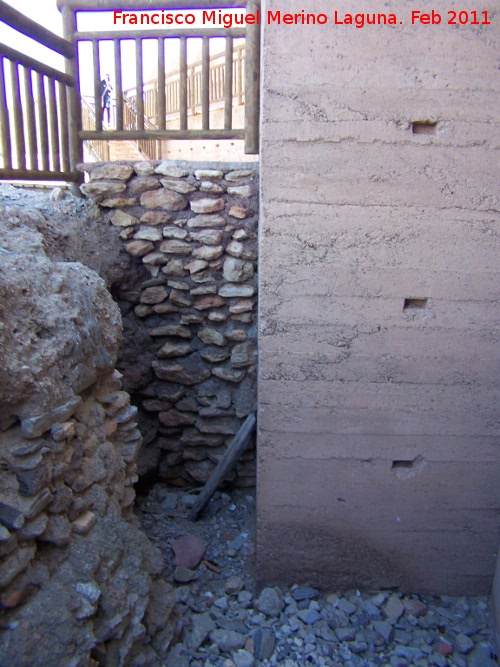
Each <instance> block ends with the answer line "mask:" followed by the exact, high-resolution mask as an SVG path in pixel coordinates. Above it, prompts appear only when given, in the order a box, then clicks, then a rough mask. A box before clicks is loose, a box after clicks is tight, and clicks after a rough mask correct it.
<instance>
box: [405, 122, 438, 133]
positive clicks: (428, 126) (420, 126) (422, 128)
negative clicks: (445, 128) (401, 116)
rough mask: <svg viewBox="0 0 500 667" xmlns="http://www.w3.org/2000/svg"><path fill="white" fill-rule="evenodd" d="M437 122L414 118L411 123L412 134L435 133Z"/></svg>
mask: <svg viewBox="0 0 500 667" xmlns="http://www.w3.org/2000/svg"><path fill="white" fill-rule="evenodd" d="M436 130H437V122H436V121H432V120H416V121H414V122H413V123H412V124H411V131H412V132H413V134H436Z"/></svg>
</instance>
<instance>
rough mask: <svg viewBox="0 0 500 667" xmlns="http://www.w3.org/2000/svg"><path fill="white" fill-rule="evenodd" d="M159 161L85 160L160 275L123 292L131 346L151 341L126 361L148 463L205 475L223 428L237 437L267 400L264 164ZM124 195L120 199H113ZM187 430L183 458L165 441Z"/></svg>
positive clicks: (249, 471)
mask: <svg viewBox="0 0 500 667" xmlns="http://www.w3.org/2000/svg"><path fill="white" fill-rule="evenodd" d="M148 165H149V166H148V168H147V169H146V168H145V166H144V163H142V162H140V163H135V164H133V163H120V164H115V163H113V164H100V165H91V164H88V165H83V166H82V169H83V170H85V171H87V172H88V173H89V174H90V181H89V183H88V184H86V185H85V186H82V190H83V191H84V192H85V194H86V195H87V196H89V197H91V198H92V199H94V201H96V203H98V204H100V205H101V206H102V205H103V204H102V202H105V205H104V208H105V210H106V217H107V218H108V219H109V221H110V223H111V228H112V229H113V231H115V233H117V234H118V235H119V237H120V238H121V239H122V241H123V243H124V246H125V248H126V250H127V252H128V253H129V255H130V256H131V257H132V258H133V260H134V262H135V263H136V264H137V266H138V267H141V270H142V271H143V272H144V271H145V272H146V273H147V276H148V277H147V278H145V279H144V278H143V277H142V276H141V274H140V272H139V271H137V279H134V286H133V289H130V285H129V286H127V291H126V292H125V291H124V290H122V291H120V290H118V295H117V296H118V298H119V303H120V305H121V307H122V314H123V315H126V318H127V320H126V321H127V326H126V328H125V332H126V340H125V348H127V332H129V335H130V347H131V348H132V346H135V347H137V341H138V339H139V338H140V340H141V349H142V351H143V355H142V357H141V359H138V354H137V351H135V352H134V351H133V350H132V349H131V350H130V352H128V351H126V352H125V353H124V356H125V357H127V358H129V359H130V360H132V359H133V360H134V361H135V363H136V366H135V370H131V368H130V367H129V366H127V365H126V364H125V361H123V362H122V363H121V365H120V369H121V370H123V372H124V386H125V388H126V389H127V390H128V391H130V392H131V393H132V396H133V401H134V402H135V403H136V404H137V405H139V406H140V407H141V410H140V414H139V422H140V426H141V428H142V430H143V431H144V432H146V431H147V437H146V438H145V440H147V448H143V450H142V451H141V453H140V455H139V473H140V474H143V473H145V472H147V470H148V469H151V468H153V467H159V469H160V471H161V475H162V477H163V478H164V479H166V480H167V481H170V482H177V481H180V480H181V479H187V480H189V481H190V482H192V481H196V482H199V483H204V482H205V481H206V480H207V479H208V477H209V476H210V474H211V471H212V470H213V468H214V465H215V462H214V460H212V459H213V457H212V459H210V457H209V455H208V453H207V448H210V447H212V446H213V444H212V439H213V437H214V436H218V437H219V440H220V442H219V444H221V443H222V444H223V443H226V444H227V443H229V442H230V441H231V439H232V437H233V435H234V433H236V431H237V430H238V428H239V425H241V423H242V422H243V421H244V419H245V417H246V416H247V415H248V414H249V413H250V412H251V411H252V410H253V409H255V403H256V389H255V376H256V365H257V347H256V312H257V299H256V295H257V226H258V221H257V211H258V191H257V180H258V179H257V169H256V167H255V166H254V165H248V164H241V165H238V164H219V163H218V164H203V165H200V164H197V163H184V162H182V163H181V162H174V161H168V160H167V161H163V162H150V163H148ZM107 187H109V189H108V190H106V188H107ZM117 196H119V198H120V201H119V203H117V204H116V206H115V207H109V200H110V199H111V198H113V197H115V198H116V197H117ZM132 199H135V203H134V204H131V203H130V202H131V200H132ZM152 281H157V282H156V283H155V284H152ZM126 363H127V364H131V361H129V360H127V362H126ZM178 387H181V388H182V391H181V394H180V397H179V399H178V400H176V401H169V407H168V408H167V409H165V408H160V405H161V403H162V398H163V396H164V395H165V392H166V393H171V392H172V390H175V389H176V388H178ZM221 396H224V397H226V398H225V399H224V401H223V403H224V407H222V406H221V405H220V397H221ZM156 408H158V409H156ZM193 432H194V433H196V434H197V435H196V438H195V437H194V434H193ZM187 437H188V439H189V445H186V446H185V447H184V445H182V448H181V450H180V453H179V451H176V452H175V456H174V455H173V453H172V452H170V454H169V453H168V450H165V448H164V446H163V445H162V444H161V443H164V441H165V438H167V439H168V441H171V440H172V439H173V440H175V439H178V441H180V442H181V443H184V442H185V440H186V438H187ZM194 440H196V443H194ZM193 447H194V448H197V451H198V453H197V454H196V456H195V455H194V452H193ZM155 451H156V453H153V452H155ZM167 459H168V462H169V463H168V464H166V461H167ZM238 470H239V474H238V479H237V483H239V484H242V485H251V484H253V483H254V481H255V478H254V470H253V468H252V465H251V463H250V464H248V462H247V463H246V464H245V465H243V466H239V467H238Z"/></svg>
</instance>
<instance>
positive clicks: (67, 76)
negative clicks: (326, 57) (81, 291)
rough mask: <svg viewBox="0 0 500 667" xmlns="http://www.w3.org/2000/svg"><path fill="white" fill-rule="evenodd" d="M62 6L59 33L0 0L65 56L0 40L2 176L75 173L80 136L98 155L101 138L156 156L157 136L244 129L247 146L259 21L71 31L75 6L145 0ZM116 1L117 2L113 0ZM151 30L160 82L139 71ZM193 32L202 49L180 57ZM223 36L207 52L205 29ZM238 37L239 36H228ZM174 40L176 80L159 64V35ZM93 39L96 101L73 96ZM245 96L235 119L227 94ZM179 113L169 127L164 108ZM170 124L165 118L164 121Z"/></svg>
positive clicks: (137, 6)
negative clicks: (129, 48) (104, 59)
mask: <svg viewBox="0 0 500 667" xmlns="http://www.w3.org/2000/svg"><path fill="white" fill-rule="evenodd" d="M57 4H58V7H59V9H60V11H61V13H62V21H63V31H64V39H62V38H60V37H58V36H57V35H55V34H53V33H52V32H50V31H49V30H46V29H45V28H42V27H41V26H39V25H38V24H37V23H35V22H34V21H32V20H30V19H28V18H27V17H26V16H24V15H23V14H21V13H20V12H18V11H17V10H15V9H13V8H12V7H11V6H10V5H7V4H6V3H5V2H4V1H3V0H0V20H2V21H3V22H5V23H7V24H8V25H10V26H11V27H13V28H15V29H16V30H18V31H19V32H21V33H23V34H25V35H28V36H29V37H31V38H32V39H35V40H37V41H38V42H40V43H41V44H44V45H45V46H47V47H48V48H50V49H52V50H53V51H54V52H56V53H58V54H61V55H63V56H64V58H65V72H61V71H59V70H56V69H54V68H52V67H48V66H46V65H44V64H42V63H40V62H38V61H36V60H34V59H33V58H30V57H29V56H26V55H24V54H22V53H20V52H19V51H16V50H14V49H12V48H9V47H7V46H5V45H3V44H0V141H1V144H0V146H1V153H2V159H3V165H2V166H0V179H2V178H3V179H18V180H28V179H29V180H32V179H37V180H64V181H73V182H79V181H81V175H80V174H79V173H78V172H77V171H76V164H77V163H78V162H81V161H82V160H83V142H84V141H88V142H93V143H92V146H91V148H92V147H93V150H95V152H99V154H100V155H106V154H107V153H106V147H105V145H104V142H108V141H110V140H134V141H137V142H138V143H139V148H140V149H141V150H142V151H143V152H144V153H145V154H147V155H150V156H152V157H154V156H159V141H161V140H163V139H189V140H191V139H218V140H222V139H244V141H245V152H246V153H250V154H252V153H253V154H255V153H257V152H258V143H259V78H260V73H259V61H260V26H259V25H247V26H246V27H245V28H231V29H225V28H223V27H220V28H213V29H168V30H165V29H161V30H160V29H159V30H155V32H154V33H152V32H150V31H145V30H142V31H141V30H122V31H110V32H103V31H98V32H79V31H78V30H77V21H76V16H77V12H82V11H100V10H107V9H109V10H112V9H117V8H119V7H121V8H123V9H134V10H141V9H143V10H150V9H152V8H153V7H152V2H151V0H118V1H117V0H57ZM221 4H222V5H223V7H226V8H228V9H229V8H241V7H242V5H246V11H247V12H250V13H252V14H255V13H256V12H257V11H258V10H259V8H260V0H247V2H246V3H245V2H240V1H238V0H223V2H222V3H221ZM117 5H119V7H117ZM161 5H162V9H175V10H178V11H180V10H182V9H203V8H207V9H210V8H212V7H213V2H212V0H191V1H188V0H162V3H161ZM152 37H154V38H155V39H156V40H157V44H158V48H157V53H158V58H157V77H156V81H157V82H158V81H160V82H162V81H165V85H164V86H162V85H160V86H158V85H156V86H155V85H151V84H150V83H148V82H146V83H145V82H144V79H143V41H144V40H145V39H149V40H150V39H151V38H152ZM193 37H196V38H201V41H202V57H201V60H200V61H199V62H197V63H194V64H193V65H188V58H187V40H188V39H190V38H193ZM214 37H217V38H224V39H225V51H224V54H223V55H222V56H217V57H216V58H212V59H211V57H210V39H211V38H214ZM238 38H243V39H244V40H245V43H244V46H243V47H242V46H240V45H237V46H235V45H234V40H235V39H238ZM126 39H127V40H130V39H133V40H134V43H135V87H134V95H133V97H132V99H131V97H129V96H127V95H125V94H124V90H123V86H122V62H121V52H122V42H123V40H126ZM172 39H175V40H177V42H178V44H179V63H180V66H179V70H178V72H176V73H175V77H176V79H175V81H174V80H173V79H172V78H171V75H169V76H166V72H165V42H166V40H172ZM104 40H111V41H112V43H113V50H114V79H115V81H114V83H115V86H114V89H115V95H116V122H115V127H114V128H110V127H105V126H104V125H103V120H102V114H101V113H97V114H96V113H93V114H92V111H93V109H92V107H93V108H94V109H100V108H101V61H100V43H101V42H102V41H104ZM84 41H87V42H90V43H91V44H92V53H93V56H92V69H93V74H94V104H93V105H90V106H88V105H86V104H85V103H84V102H83V101H82V99H81V96H80V91H79V89H78V81H79V76H78V75H79V55H78V54H79V49H78V46H79V44H80V43H81V42H84ZM235 99H236V100H237V103H239V104H241V103H242V102H243V101H244V103H245V122H244V126H243V127H234V126H233V103H234V100H235ZM214 101H217V102H219V103H220V104H221V105H222V106H223V108H224V123H223V125H224V126H223V127H222V128H213V127H210V104H211V103H212V102H214ZM193 110H195V111H196V112H197V113H200V114H201V129H193V128H190V127H189V124H190V123H189V119H188V117H189V113H190V112H191V113H192V112H193ZM173 113H176V114H178V117H179V123H178V128H177V129H171V127H170V126H169V127H168V129H167V119H168V117H169V115H171V114H173ZM169 125H170V123H169Z"/></svg>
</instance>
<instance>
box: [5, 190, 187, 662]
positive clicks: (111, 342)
mask: <svg viewBox="0 0 500 667" xmlns="http://www.w3.org/2000/svg"><path fill="white" fill-rule="evenodd" d="M0 197H1V199H0V228H1V230H2V235H1V238H2V241H1V247H0V463H1V465H0V558H1V560H0V609H1V620H0V622H1V625H2V632H1V634H0V654H1V655H2V659H1V662H2V664H5V665H7V664H8V665H9V666H21V665H22V666H25V665H35V664H36V665H37V667H43V666H45V665H47V667H48V666H49V665H54V664H59V665H72V666H73V667H80V666H81V667H84V666H85V667H87V665H89V664H95V665H97V664H113V665H134V664H141V665H142V664H150V665H160V664H162V661H164V659H165V656H166V654H167V652H168V648H169V646H170V643H171V640H172V638H173V637H174V635H175V632H176V627H177V621H176V616H175V613H174V599H173V595H172V590H171V588H170V586H169V585H168V584H166V583H164V582H163V581H161V580H160V579H159V578H158V577H159V575H160V573H161V571H162V569H163V561H162V556H161V553H160V552H159V551H158V550H157V549H156V548H155V547H153V546H152V545H151V544H150V543H149V542H148V540H147V539H146V537H145V536H144V534H143V533H142V532H141V531H140V530H139V529H138V528H137V527H136V525H135V520H134V518H133V514H132V511H131V508H132V505H133V502H134V499H135V492H134V488H133V485H134V484H135V482H136V481H137V474H136V462H135V461H136V458H137V454H138V451H139V449H140V446H141V442H142V436H141V433H140V432H139V430H138V429H137V423H136V415H137V409H136V408H135V407H133V406H131V405H130V397H129V395H128V394H127V393H126V392H125V391H123V390H122V385H121V375H120V373H118V372H117V371H115V369H114V366H115V362H116V357H117V352H118V348H119V345H120V341H121V331H122V325H121V316H120V312H119V309H118V307H117V305H116V303H115V302H114V301H113V299H112V297H111V295H110V293H109V291H108V289H107V285H108V286H110V287H111V286H112V285H113V283H114V282H115V280H117V279H119V277H120V273H121V272H123V268H124V267H126V266H127V265H128V260H127V259H126V255H124V254H123V253H121V248H119V247H117V246H116V244H114V243H113V242H112V241H103V243H102V244H100V238H101V237H102V234H101V231H100V230H99V226H98V225H95V224H93V223H94V222H95V220H96V217H97V216H98V209H96V207H95V206H93V205H91V204H84V203H82V202H78V201H75V200H73V199H72V198H67V199H64V200H63V201H61V202H59V203H58V204H59V205H58V207H57V209H58V213H57V214H55V215H53V216H49V215H47V217H46V215H44V207H45V214H46V213H47V210H49V209H50V208H51V207H52V204H51V203H50V201H51V200H50V199H47V197H46V196H45V201H46V202H47V203H44V202H43V200H41V199H40V198H39V196H35V198H34V199H32V198H30V196H29V195H26V194H23V193H18V192H17V191H16V190H15V189H13V188H9V187H2V188H1V190H0ZM40 202H42V203H40ZM65 211H66V212H65ZM100 229H101V230H102V229H105V228H104V227H102V225H101V228H100ZM94 233H95V235H94ZM82 244H83V245H82ZM83 247H85V250H83ZM106 249H107V250H109V251H110V253H109V255H108V259H109V260H110V261H111V262H112V263H113V267H112V268H111V267H110V268H106V269H105V270H104V271H103V275H104V278H102V277H100V276H99V275H97V273H96V272H95V271H94V270H92V269H91V268H89V267H88V266H85V265H84V264H82V263H79V262H76V261H74V260H76V259H77V256H78V255H79V254H80V255H81V258H82V259H84V260H85V261H88V263H89V265H93V267H94V268H97V269H102V268H103V267H105V262H104V261H103V260H104V257H105V252H106ZM103 253H104V254H103ZM65 260H66V261H65ZM67 260H71V261H67Z"/></svg>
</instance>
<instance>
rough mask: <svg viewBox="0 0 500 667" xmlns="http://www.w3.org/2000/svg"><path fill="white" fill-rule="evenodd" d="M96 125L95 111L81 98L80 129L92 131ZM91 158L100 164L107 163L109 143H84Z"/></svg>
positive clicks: (91, 141) (94, 141)
mask: <svg viewBox="0 0 500 667" xmlns="http://www.w3.org/2000/svg"><path fill="white" fill-rule="evenodd" d="M95 123H96V114H95V109H94V108H93V107H92V106H91V105H90V104H89V103H88V102H87V101H86V100H85V98H84V97H82V129H83V130H93V129H94V128H95ZM85 143H86V144H87V147H88V150H89V152H90V153H91V154H92V155H93V157H94V158H95V159H97V160H99V161H101V162H109V158H110V155H109V141H103V140H99V139H95V140H91V139H89V141H87V142H85Z"/></svg>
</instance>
